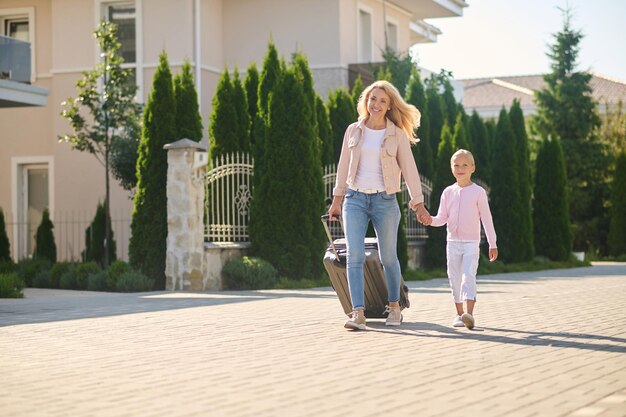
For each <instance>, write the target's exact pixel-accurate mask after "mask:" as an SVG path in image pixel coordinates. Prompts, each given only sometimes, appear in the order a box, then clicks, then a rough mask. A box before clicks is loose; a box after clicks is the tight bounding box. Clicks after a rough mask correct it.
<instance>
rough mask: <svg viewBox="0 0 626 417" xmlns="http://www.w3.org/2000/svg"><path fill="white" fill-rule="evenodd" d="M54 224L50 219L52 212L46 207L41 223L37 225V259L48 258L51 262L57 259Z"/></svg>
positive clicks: (35, 256)
mask: <svg viewBox="0 0 626 417" xmlns="http://www.w3.org/2000/svg"><path fill="white" fill-rule="evenodd" d="M52 229H54V224H52V221H51V220H50V212H49V211H48V209H47V208H46V209H44V211H43V215H42V217H41V223H40V224H39V227H37V234H36V235H35V251H34V252H33V258H35V259H47V260H49V261H50V263H55V262H56V261H57V245H56V243H55V242H54V232H53V231H52Z"/></svg>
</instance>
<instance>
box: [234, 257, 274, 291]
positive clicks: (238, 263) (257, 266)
mask: <svg viewBox="0 0 626 417" xmlns="http://www.w3.org/2000/svg"><path fill="white" fill-rule="evenodd" d="M222 277H223V280H222V285H223V287H224V289H225V290H259V289H266V288H273V287H274V286H275V285H276V283H277V281H278V272H277V271H276V268H274V267H273V266H272V264H270V263H269V262H267V261H265V260H263V259H261V258H254V257H248V256H244V257H242V258H237V259H233V260H232V261H229V262H227V263H226V264H225V265H224V267H223V268H222Z"/></svg>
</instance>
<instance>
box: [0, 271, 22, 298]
mask: <svg viewBox="0 0 626 417" xmlns="http://www.w3.org/2000/svg"><path fill="white" fill-rule="evenodd" d="M23 289H24V282H23V281H22V280H21V279H20V277H19V276H18V275H17V274H15V273H8V274H0V298H23V297H24V291H23Z"/></svg>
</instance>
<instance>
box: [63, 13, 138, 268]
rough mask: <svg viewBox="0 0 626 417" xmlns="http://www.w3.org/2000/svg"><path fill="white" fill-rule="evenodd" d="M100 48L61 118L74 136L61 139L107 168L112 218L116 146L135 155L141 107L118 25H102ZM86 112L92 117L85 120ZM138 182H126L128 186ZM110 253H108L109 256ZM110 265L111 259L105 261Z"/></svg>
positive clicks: (97, 34)
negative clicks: (121, 42)
mask: <svg viewBox="0 0 626 417" xmlns="http://www.w3.org/2000/svg"><path fill="white" fill-rule="evenodd" d="M94 35H95V38H96V41H97V42H98V46H99V48H100V51H101V52H100V57H101V61H100V62H98V63H97V64H96V67H95V68H94V69H93V70H90V71H85V72H84V73H83V78H82V79H81V80H79V81H78V83H77V84H76V87H77V90H78V97H77V98H69V99H67V101H65V102H63V103H62V105H63V106H64V107H65V109H64V110H63V112H62V113H61V116H62V117H63V118H65V119H67V120H68V121H69V123H70V125H71V127H72V130H73V131H74V133H72V134H67V135H61V136H59V139H60V140H61V141H64V142H67V143H69V144H70V145H71V147H72V148H73V149H77V150H79V151H87V152H89V153H91V154H92V155H94V156H95V157H96V159H97V160H98V162H100V163H101V164H102V165H103V166H104V173H105V175H104V184H105V187H104V188H105V192H104V207H105V211H106V212H107V213H109V214H110V185H109V182H110V174H111V171H112V169H114V167H116V166H117V164H113V165H112V163H111V160H112V154H114V152H113V150H114V145H115V144H116V142H122V143H124V144H125V145H126V146H125V148H128V147H130V150H131V151H132V149H133V147H134V146H135V144H136V140H137V135H138V132H139V127H138V120H139V106H138V105H137V103H135V92H136V91H137V87H136V86H135V85H134V83H131V82H130V80H131V78H130V77H131V73H130V71H128V70H125V69H123V68H122V63H123V62H124V59H123V58H122V56H121V55H120V54H119V49H120V46H121V44H120V43H119V42H118V40H117V25H115V24H113V23H111V22H107V21H102V22H100V25H99V27H98V29H96V31H95V32H94ZM82 109H86V110H87V111H88V112H89V113H90V117H89V118H85V116H84V115H83V112H82V111H81V110H82ZM127 172H128V170H120V171H116V173H115V177H116V178H118V177H123V175H124V173H127ZM133 181H134V178H133V177H131V178H125V179H124V180H122V181H121V182H122V185H124V186H125V187H126V186H127V183H128V182H131V183H132V182H133ZM110 233H111V231H110V230H109V229H108V228H107V229H106V231H105V236H106V237H107V239H106V240H105V242H110V240H111V239H110ZM105 253H108V252H105ZM105 264H106V265H108V264H109V261H108V259H105Z"/></svg>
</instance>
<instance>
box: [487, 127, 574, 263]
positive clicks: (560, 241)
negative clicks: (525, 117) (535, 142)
mask: <svg viewBox="0 0 626 417" xmlns="http://www.w3.org/2000/svg"><path fill="white" fill-rule="evenodd" d="M495 178H496V177H495V176H494V180H495ZM492 193H493V191H492ZM567 200H568V192H567V173H566V170H565V162H564V159H563V151H562V150H561V145H560V143H559V141H558V140H557V139H554V140H548V139H546V140H544V141H543V142H542V144H541V146H540V148H539V152H538V153H537V160H536V180H535V188H534V201H533V205H534V207H533V208H534V210H533V211H534V228H535V248H536V250H537V254H539V255H543V256H546V257H547V258H549V259H552V260H553V261H566V260H568V259H569V257H570V254H571V251H572V235H571V230H570V222H569V213H568V205H569V202H568V201H567ZM500 235H501V233H499V234H498V240H500Z"/></svg>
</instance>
